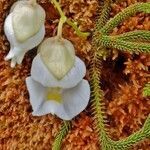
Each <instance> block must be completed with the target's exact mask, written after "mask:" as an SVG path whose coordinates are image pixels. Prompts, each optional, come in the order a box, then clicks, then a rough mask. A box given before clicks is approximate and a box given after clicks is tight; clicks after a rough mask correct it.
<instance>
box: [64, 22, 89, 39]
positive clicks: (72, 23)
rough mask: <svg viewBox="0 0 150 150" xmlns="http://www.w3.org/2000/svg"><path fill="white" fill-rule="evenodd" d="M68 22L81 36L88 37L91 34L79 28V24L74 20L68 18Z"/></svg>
mask: <svg viewBox="0 0 150 150" xmlns="http://www.w3.org/2000/svg"><path fill="white" fill-rule="evenodd" d="M66 22H67V24H68V25H70V26H71V27H72V28H73V29H74V30H75V31H76V34H77V35H79V36H81V37H88V36H89V35H90V33H89V32H81V31H80V30H79V28H78V26H77V25H76V24H75V23H74V22H72V21H71V20H70V19H67V21H66Z"/></svg>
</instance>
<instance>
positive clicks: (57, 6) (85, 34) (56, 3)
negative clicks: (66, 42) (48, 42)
mask: <svg viewBox="0 0 150 150" xmlns="http://www.w3.org/2000/svg"><path fill="white" fill-rule="evenodd" d="M51 2H52V3H53V4H54V6H55V7H56V8H57V10H58V12H59V14H60V17H61V18H62V20H61V19H60V22H59V23H60V24H59V25H60V26H62V25H61V24H62V23H65V22H66V23H67V24H68V25H69V26H71V27H72V28H73V29H74V30H75V32H76V34H77V35H78V36H80V37H84V38H86V37H88V36H89V35H90V33H89V32H82V31H80V30H79V28H78V26H77V25H76V23H74V22H72V21H71V20H70V19H68V18H67V17H66V16H65V14H64V13H63V11H62V9H61V7H60V4H59V2H57V1H56V0H51ZM64 20H65V21H64ZM63 21H64V22H63ZM59 25H58V28H59ZM58 36H59V35H58Z"/></svg>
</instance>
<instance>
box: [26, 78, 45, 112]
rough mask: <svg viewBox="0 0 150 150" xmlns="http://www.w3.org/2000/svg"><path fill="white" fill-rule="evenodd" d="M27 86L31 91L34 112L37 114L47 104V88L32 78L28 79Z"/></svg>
mask: <svg viewBox="0 0 150 150" xmlns="http://www.w3.org/2000/svg"><path fill="white" fill-rule="evenodd" d="M26 85H27V89H28V91H29V96H30V103H31V105H32V109H33V112H36V111H37V110H38V109H40V107H41V105H42V104H43V103H44V102H45V95H46V92H45V91H46V88H45V87H43V86H42V85H41V84H40V83H38V82H36V81H34V80H33V79H32V78H31V77H28V78H26Z"/></svg>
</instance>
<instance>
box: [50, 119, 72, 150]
mask: <svg viewBox="0 0 150 150" xmlns="http://www.w3.org/2000/svg"><path fill="white" fill-rule="evenodd" d="M70 128H71V122H69V121H63V125H62V127H61V129H60V131H59V133H58V134H57V135H56V138H55V141H54V143H53V146H52V150H61V145H62V140H63V139H64V137H65V136H66V135H67V134H68V132H69V130H70Z"/></svg>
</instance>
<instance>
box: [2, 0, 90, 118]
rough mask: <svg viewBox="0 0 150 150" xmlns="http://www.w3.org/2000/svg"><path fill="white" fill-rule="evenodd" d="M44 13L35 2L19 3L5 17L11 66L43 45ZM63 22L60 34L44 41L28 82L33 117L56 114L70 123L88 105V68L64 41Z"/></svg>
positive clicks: (60, 24)
mask: <svg viewBox="0 0 150 150" xmlns="http://www.w3.org/2000/svg"><path fill="white" fill-rule="evenodd" d="M44 19H45V12H44V10H43V8H42V7H41V6H39V5H38V4H37V3H36V1H35V0H29V1H27V0H24V1H18V2H16V3H15V4H14V5H13V6H12V8H11V11H10V14H9V15H8V17H7V18H6V21H5V25H4V29H5V34H6V36H7V38H8V40H9V42H10V52H9V53H8V55H7V56H6V58H5V60H9V59H11V67H14V66H15V65H16V63H18V64H21V62H22V60H23V57H24V55H25V53H26V52H27V51H28V50H30V49H32V48H34V47H36V46H37V45H39V44H40V43H41V41H42V40H43V38H44V35H45V27H44ZM65 20H66V18H65V17H63V18H61V19H60V22H59V25H58V34H57V36H55V37H51V38H48V39H45V40H44V41H43V42H42V43H41V44H40V46H39V48H38V54H37V55H36V57H35V58H34V60H33V63H32V67H31V76H30V77H28V78H27V79H26V84H27V89H28V91H29V96H30V103H31V105H32V108H33V113H32V114H33V115H34V116H41V115H46V114H49V113H51V114H55V115H57V116H58V117H59V118H61V119H64V120H71V119H72V118H74V117H75V116H76V115H78V114H79V113H80V112H81V111H83V110H84V109H85V108H86V106H87V105H88V102H89V99H90V86H89V83H88V82H87V81H86V80H84V79H83V78H84V76H85V74H86V67H85V64H84V62H83V61H82V60H81V59H80V58H78V57H77V56H75V50H74V46H73V45H72V43H71V42H70V41H68V40H66V39H64V38H62V26H63V23H64V22H65Z"/></svg>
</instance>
